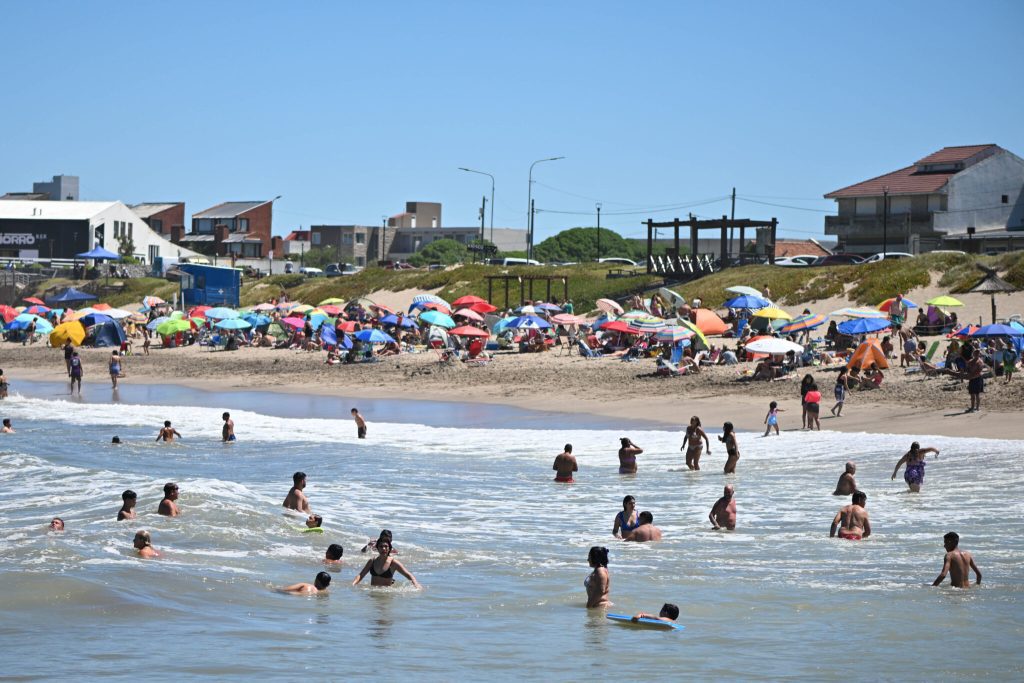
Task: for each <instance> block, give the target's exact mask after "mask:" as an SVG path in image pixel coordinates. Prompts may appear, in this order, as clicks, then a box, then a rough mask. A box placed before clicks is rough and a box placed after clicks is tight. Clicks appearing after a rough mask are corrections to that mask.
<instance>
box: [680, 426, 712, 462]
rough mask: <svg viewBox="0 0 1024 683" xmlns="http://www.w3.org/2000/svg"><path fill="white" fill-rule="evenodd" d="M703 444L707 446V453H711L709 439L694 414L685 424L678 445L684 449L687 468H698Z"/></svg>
mask: <svg viewBox="0 0 1024 683" xmlns="http://www.w3.org/2000/svg"><path fill="white" fill-rule="evenodd" d="M701 439H703V440H704V444H701ZM705 445H706V446H707V449H706V450H707V452H708V455H711V441H709V440H708V435H707V434H705V433H704V430H703V429H701V426H700V418H699V417H697V416H696V415H694V416H693V417H691V418H690V424H688V425H687V426H686V433H685V434H684V435H683V445H682V446H680V447H679V450H683V449H684V448H685V449H686V467H687V469H691V470H699V469H700V456H701V453H702V452H703V451H704V450H705V448H704V446H705Z"/></svg>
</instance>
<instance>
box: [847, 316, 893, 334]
mask: <svg viewBox="0 0 1024 683" xmlns="http://www.w3.org/2000/svg"><path fill="white" fill-rule="evenodd" d="M891 324H892V323H890V322H889V321H888V320H887V319H885V318H857V319H855V320H847V321H845V322H841V323H839V325H838V328H837V329H838V330H839V331H840V332H842V333H843V334H848V335H858V334H870V333H872V332H878V331H880V330H884V329H885V328H887V327H889V326H890V325H891Z"/></svg>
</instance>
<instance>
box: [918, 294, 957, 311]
mask: <svg viewBox="0 0 1024 683" xmlns="http://www.w3.org/2000/svg"><path fill="white" fill-rule="evenodd" d="M925 303H927V304H928V305H929V306H938V307H939V308H951V307H953V306H963V305H964V304H963V302H962V301H960V300H959V299H954V298H953V297H951V296H949V295H948V294H943V295H942V296H937V297H935V298H934V299H929V300H928V301H926V302H925Z"/></svg>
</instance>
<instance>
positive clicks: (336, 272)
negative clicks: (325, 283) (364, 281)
mask: <svg viewBox="0 0 1024 683" xmlns="http://www.w3.org/2000/svg"><path fill="white" fill-rule="evenodd" d="M360 271H362V267H361V266H353V265H352V264H351V263H328V264H327V267H326V268H325V269H324V275H326V276H327V277H340V276H342V275H355V274H356V273H358V272H360Z"/></svg>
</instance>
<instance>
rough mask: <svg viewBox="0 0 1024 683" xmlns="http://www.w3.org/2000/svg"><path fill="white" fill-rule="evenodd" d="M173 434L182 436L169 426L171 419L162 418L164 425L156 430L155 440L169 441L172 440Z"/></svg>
mask: <svg viewBox="0 0 1024 683" xmlns="http://www.w3.org/2000/svg"><path fill="white" fill-rule="evenodd" d="M175 436H177V437H178V438H179V439H180V438H182V436H181V434H179V433H178V430H177V429H175V428H174V427H172V426H171V421H170V420H164V426H163V427H162V428H161V429H160V431H159V432H157V435H156V440H157V441H161V440H163V441H166V442H168V443H169V442H171V441H174V437H175Z"/></svg>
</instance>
